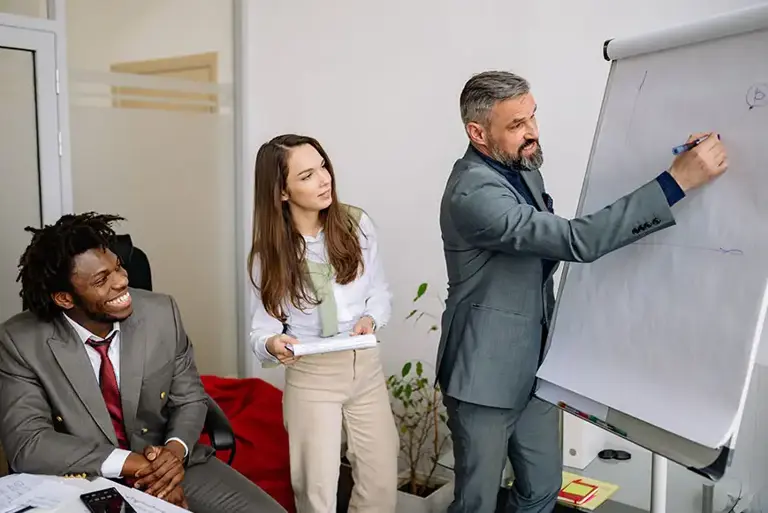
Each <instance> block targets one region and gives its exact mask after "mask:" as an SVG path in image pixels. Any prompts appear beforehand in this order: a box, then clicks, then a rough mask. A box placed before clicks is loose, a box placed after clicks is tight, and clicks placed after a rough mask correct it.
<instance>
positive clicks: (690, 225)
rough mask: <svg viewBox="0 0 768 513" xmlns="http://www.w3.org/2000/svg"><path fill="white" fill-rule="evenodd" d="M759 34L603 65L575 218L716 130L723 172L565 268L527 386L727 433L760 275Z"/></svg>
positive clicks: (701, 439)
mask: <svg viewBox="0 0 768 513" xmlns="http://www.w3.org/2000/svg"><path fill="white" fill-rule="evenodd" d="M766 49H768V31H766V30H760V31H753V32H749V33H746V34H741V35H734V36H730V37H725V38H720V39H716V40H709V41H704V42H699V43H696V44H689V45H684V46H679V47H675V48H671V49H668V50H662V51H656V52H652V53H645V54H641V55H636V56H633V57H628V58H626V59H621V60H618V61H615V62H614V63H613V64H612V65H613V66H614V67H613V69H612V70H611V74H610V77H609V84H608V88H607V90H606V97H605V100H604V107H603V112H602V114H601V120H600V124H599V127H598V133H597V137H596V142H595V146H594V148H593V154H592V158H591V160H590V169H589V171H588V173H587V179H586V182H585V188H584V191H583V192H582V204H581V207H580V212H581V213H589V212H593V211H596V210H598V209H600V208H602V207H604V206H605V205H608V204H610V203H611V202H613V201H615V200H616V199H617V198H619V197H620V196H622V195H624V194H626V193H628V192H631V191H632V190H634V189H635V188H636V187H638V186H640V185H642V184H643V183H645V182H647V181H649V180H652V179H653V178H654V177H655V176H656V175H658V174H659V173H660V172H661V171H663V170H664V169H667V168H668V166H669V165H670V162H671V160H672V158H673V155H672V152H671V150H672V148H673V147H674V146H677V145H679V144H682V143H683V142H685V139H686V138H687V137H688V135H689V134H690V133H692V132H698V131H707V130H710V129H712V130H716V131H718V132H719V133H720V134H721V135H722V138H723V142H724V143H725V145H726V147H727V149H728V152H729V160H730V169H729V171H728V172H727V173H726V174H725V175H724V176H722V177H721V178H719V179H718V180H717V181H716V182H715V183H712V184H710V185H708V186H706V187H704V188H703V189H699V190H696V191H693V192H692V193H690V194H689V195H688V197H687V198H686V199H684V200H683V201H682V202H681V203H680V204H679V205H676V206H675V207H674V214H675V218H676V221H677V225H676V226H675V227H672V228H669V229H666V230H663V231H661V232H657V233H656V234H653V235H651V236H649V237H646V238H644V239H642V240H640V241H639V242H637V243H635V244H632V245H630V246H628V247H625V248H622V249H620V250H618V251H616V252H614V253H612V254H609V255H607V256H605V257H603V258H602V259H600V260H598V261H597V262H594V263H591V264H572V265H569V268H568V270H567V273H566V278H565V281H564V283H563V287H562V289H561V291H560V298H559V305H558V310H557V314H556V319H555V324H554V327H553V333H552V338H551V347H550V351H549V353H548V355H547V357H546V359H545V361H544V362H543V364H542V366H541V368H540V370H539V372H538V377H539V378H541V379H543V380H546V381H549V382H551V383H553V384H555V385H557V386H559V387H562V388H565V389H567V390H570V391H573V392H575V393H577V394H580V395H583V396H584V397H586V398H589V399H591V400H593V401H597V402H599V403H601V404H603V405H606V406H608V407H610V408H614V409H617V410H619V411H621V412H623V413H626V414H628V415H631V416H633V417H635V418H638V419H640V420H643V421H645V422H648V423H650V424H652V425H655V426H657V427H659V428H662V429H664V430H667V431H669V432H671V433H674V434H676V435H679V436H682V437H684V438H686V439H689V440H691V441H694V442H698V443H700V444H702V445H705V446H707V447H712V448H717V447H720V446H722V445H723V444H725V443H726V442H727V441H728V439H729V437H730V436H731V435H732V434H735V432H736V430H737V427H738V424H739V422H740V418H741V411H742V409H743V406H744V401H745V399H746V393H747V390H748V387H749V381H750V377H751V371H752V366H753V364H754V362H755V359H756V356H757V351H758V347H759V342H760V338H761V336H762V335H761V330H762V323H763V319H764V315H765V309H766V304H765V302H764V293H765V289H766V278H768V53H767V52H766Z"/></svg>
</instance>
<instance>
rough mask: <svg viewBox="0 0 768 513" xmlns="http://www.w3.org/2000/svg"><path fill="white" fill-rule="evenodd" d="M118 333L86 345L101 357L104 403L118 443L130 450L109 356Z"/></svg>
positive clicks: (100, 381) (101, 381) (113, 370)
mask: <svg viewBox="0 0 768 513" xmlns="http://www.w3.org/2000/svg"><path fill="white" fill-rule="evenodd" d="M116 333H117V332H114V333H112V334H111V335H110V336H109V337H108V338H106V339H105V340H94V339H89V340H88V342H86V344H88V345H89V346H91V347H92V348H94V349H95V350H96V352H98V353H99V356H101V367H100V369H99V386H100V387H101V395H102V396H103V397H104V403H106V405H107V411H108V412H109V416H110V418H111V419H112V426H113V427H114V428H115V435H116V436H117V443H118V444H119V446H120V448H121V449H127V450H128V449H130V447H129V445H128V435H127V434H126V433H125V424H123V407H122V405H121V403H120V389H119V388H118V386H117V376H115V369H114V367H112V362H111V361H110V359H109V356H107V352H108V351H109V344H110V343H111V342H112V339H113V338H114V337H115V334H116Z"/></svg>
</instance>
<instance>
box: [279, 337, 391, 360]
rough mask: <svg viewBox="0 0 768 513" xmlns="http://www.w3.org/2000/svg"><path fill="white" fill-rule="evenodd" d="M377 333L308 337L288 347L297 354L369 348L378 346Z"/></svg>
mask: <svg viewBox="0 0 768 513" xmlns="http://www.w3.org/2000/svg"><path fill="white" fill-rule="evenodd" d="M376 343H377V342H376V336H375V335H349V334H346V333H345V334H340V335H336V336H333V337H327V338H315V337H306V338H302V339H301V340H299V343H298V344H289V345H288V346H287V347H288V349H290V350H291V351H293V354H294V355H296V356H302V355H305V354H319V353H331V352H334V351H349V350H351V349H369V348H371V347H376Z"/></svg>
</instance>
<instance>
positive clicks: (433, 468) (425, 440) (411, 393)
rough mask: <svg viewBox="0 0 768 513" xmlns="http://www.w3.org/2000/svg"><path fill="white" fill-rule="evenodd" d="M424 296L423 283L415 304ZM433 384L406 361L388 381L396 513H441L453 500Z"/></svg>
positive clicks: (415, 313) (419, 366) (419, 365)
mask: <svg viewBox="0 0 768 513" xmlns="http://www.w3.org/2000/svg"><path fill="white" fill-rule="evenodd" d="M426 291H427V284H426V283H422V284H421V285H420V286H419V288H418V291H417V294H416V297H415V298H414V300H413V302H414V303H417V302H418V301H419V300H420V299H421V298H422V297H423V296H424V294H425V293H426ZM408 318H409V319H411V318H413V319H414V322H415V323H418V322H419V321H420V320H421V319H423V318H428V319H432V321H433V322H431V323H430V326H429V328H428V333H431V332H437V331H438V330H439V328H438V327H437V324H436V323H435V321H436V320H437V319H436V317H435V316H433V315H431V314H429V313H427V312H424V311H422V310H420V309H419V308H418V307H417V308H414V309H413V310H412V311H411V312H410V314H409V315H408ZM431 381H432V380H431V379H430V378H428V377H427V376H426V374H425V372H424V363H423V362H421V361H408V362H406V363H405V364H404V365H403V367H402V369H401V370H400V373H399V374H393V375H391V376H389V377H388V378H387V388H388V389H389V393H390V397H391V401H392V412H393V414H394V416H395V423H396V425H397V429H398V432H399V434H400V460H401V468H402V473H401V474H400V487H399V489H398V500H397V511H398V513H432V512H434V513H437V512H444V511H445V509H446V508H447V507H448V505H449V504H450V503H451V500H452V499H453V479H452V475H451V473H450V472H449V471H448V470H446V469H445V468H443V467H441V466H440V465H439V463H438V461H439V458H440V456H442V455H443V454H444V452H445V449H446V448H447V444H448V441H449V439H450V436H449V432H448V428H447V424H446V422H447V417H446V414H445V410H444V407H443V404H442V397H441V393H440V389H439V387H438V386H436V385H435V386H433V385H432V382H431Z"/></svg>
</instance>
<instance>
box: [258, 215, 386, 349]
mask: <svg viewBox="0 0 768 513" xmlns="http://www.w3.org/2000/svg"><path fill="white" fill-rule="evenodd" d="M304 241H305V242H306V258H307V259H308V260H311V261H314V262H319V263H327V262H328V256H327V252H326V248H325V233H324V232H323V231H322V230H321V231H320V232H319V233H318V234H317V236H316V237H310V236H306V235H305V236H304ZM360 246H361V248H362V253H363V263H364V265H365V270H364V271H363V274H362V276H359V277H358V278H357V279H356V280H354V281H353V282H351V283H348V284H346V285H339V284H338V283H336V282H335V281H334V282H333V295H334V298H335V300H336V312H337V317H338V325H339V333H348V332H350V331H352V328H354V326H355V324H356V323H357V321H358V320H360V318H361V317H363V316H365V315H369V316H371V317H372V318H373V320H374V322H375V323H376V328H377V329H378V328H381V327H383V326H384V325H386V324H387V322H389V318H390V316H391V314H392V294H391V293H390V291H389V285H388V283H387V280H386V277H385V276H384V267H383V266H382V263H381V258H380V257H379V247H378V241H377V238H376V230H375V228H374V225H373V221H371V218H370V217H368V215H367V214H365V212H363V213H362V215H361V217H360ZM260 276H261V265H260V263H259V261H258V258H257V259H256V261H255V262H254V268H253V277H254V280H255V281H256V283H260V280H261V278H260ZM251 292H252V294H251V296H252V297H251V309H252V317H251V333H250V341H251V346H252V348H253V352H254V354H255V355H256V356H257V357H258V358H259V360H261V361H266V362H277V359H276V358H275V357H274V356H272V355H271V354H270V353H269V351H267V346H266V344H267V339H269V337H271V336H273V335H278V334H280V333H282V332H283V325H282V323H281V322H280V321H279V320H278V319H275V318H274V317H271V316H270V315H269V314H268V313H267V311H266V310H265V309H264V303H262V301H261V294H260V293H259V290H257V289H256V288H254V287H253V286H252V287H251ZM287 303H288V305H287V307H286V316H287V317H288V319H287V320H286V324H287V326H288V329H287V334H288V335H290V336H292V337H294V338H296V339H297V340H298V341H299V342H301V339H302V337H319V336H320V335H321V333H322V328H321V326H320V314H319V312H318V311H317V307H314V306H309V307H308V308H307V309H306V310H305V311H301V310H299V309H297V308H296V307H294V306H293V305H291V304H290V302H287Z"/></svg>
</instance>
